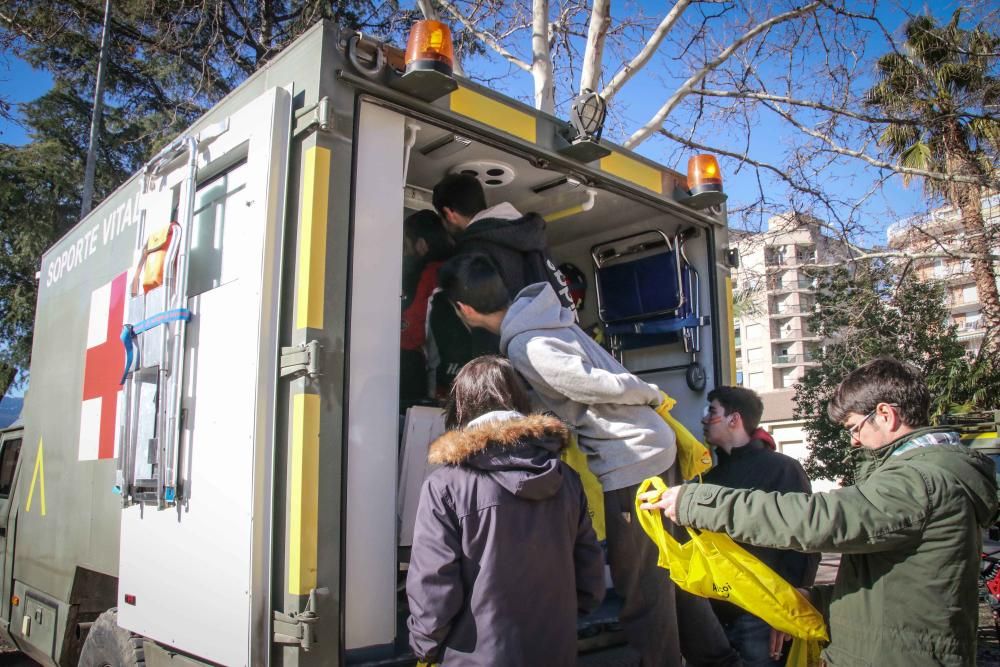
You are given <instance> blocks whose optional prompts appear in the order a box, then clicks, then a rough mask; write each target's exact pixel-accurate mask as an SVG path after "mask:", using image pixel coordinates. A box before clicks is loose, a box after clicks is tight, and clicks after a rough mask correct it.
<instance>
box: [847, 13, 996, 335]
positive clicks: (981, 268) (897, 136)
mask: <svg viewBox="0 0 1000 667" xmlns="http://www.w3.org/2000/svg"><path fill="white" fill-rule="evenodd" d="M960 17H961V10H959V11H956V12H955V14H954V15H953V16H952V19H951V21H950V22H949V23H948V24H947V25H938V24H937V23H936V22H935V20H934V19H933V18H932V17H930V16H917V17H914V18H912V19H910V20H909V21H907V23H906V24H905V25H904V26H903V31H904V33H905V35H906V42H905V44H904V49H905V50H904V52H895V51H894V52H892V53H889V54H887V55H885V56H883V57H882V58H880V59H879V61H878V63H877V70H878V74H879V81H878V83H877V84H876V85H875V86H873V87H872V88H871V89H870V90H869V91H868V96H867V99H866V103H867V104H868V105H869V106H872V107H875V108H877V109H880V110H881V111H883V112H884V113H885V114H886V115H888V116H890V117H892V118H894V119H896V120H893V121H892V122H889V123H887V124H886V125H885V126H884V129H883V132H882V135H881V137H880V139H879V143H880V144H881V145H882V146H883V147H884V148H885V149H886V150H887V151H888V152H889V153H890V154H891V155H893V156H894V157H895V158H896V159H897V161H898V162H899V164H900V165H901V166H903V167H910V168H916V169H924V170H929V171H936V172H942V173H947V174H949V175H951V176H964V177H971V178H972V179H973V182H971V183H970V182H960V181H954V180H938V179H932V178H926V179H924V185H925V187H926V189H927V190H928V191H929V192H930V193H931V194H935V195H941V196H943V197H944V198H945V199H947V200H948V202H949V203H951V204H952V205H953V206H954V207H955V208H956V209H958V210H959V211H960V212H961V214H962V226H963V228H964V231H965V235H964V240H963V243H964V248H963V249H964V250H966V251H967V252H969V253H970V254H971V255H972V268H973V272H974V274H975V276H976V288H977V290H978V291H979V301H980V303H982V307H983V321H984V322H985V323H986V328H987V333H986V340H985V341H984V342H983V347H984V348H987V349H988V350H991V351H993V352H994V353H996V352H998V351H1000V295H998V291H997V272H996V264H995V263H994V261H993V256H992V251H993V249H994V248H995V247H996V245H995V244H996V239H995V237H994V236H993V234H994V230H991V229H990V228H988V227H987V225H986V223H985V220H984V218H983V212H982V199H983V197H984V195H986V194H987V193H988V191H989V190H990V189H995V188H996V187H997V162H996V161H997V157H998V150H1000V118H998V117H997V115H996V109H997V105H998V103H1000V77H998V76H997V63H998V55H997V54H998V52H1000V36H998V35H997V34H996V33H995V32H994V31H992V30H990V29H988V28H987V27H986V26H985V25H979V26H976V27H974V28H972V29H971V30H965V29H963V28H960V27H959V25H958V24H959V19H960Z"/></svg>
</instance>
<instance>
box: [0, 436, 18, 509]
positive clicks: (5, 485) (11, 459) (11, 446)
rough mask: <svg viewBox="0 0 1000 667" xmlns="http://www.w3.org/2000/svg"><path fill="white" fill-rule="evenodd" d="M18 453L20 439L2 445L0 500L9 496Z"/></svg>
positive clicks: (0, 452)
mask: <svg viewBox="0 0 1000 667" xmlns="http://www.w3.org/2000/svg"><path fill="white" fill-rule="evenodd" d="M20 452H21V438H15V439H13V440H8V441H7V442H5V443H3V451H0V498H6V497H8V496H9V495H10V487H11V486H12V485H13V484H14V469H15V468H17V455H18V454H19V453H20Z"/></svg>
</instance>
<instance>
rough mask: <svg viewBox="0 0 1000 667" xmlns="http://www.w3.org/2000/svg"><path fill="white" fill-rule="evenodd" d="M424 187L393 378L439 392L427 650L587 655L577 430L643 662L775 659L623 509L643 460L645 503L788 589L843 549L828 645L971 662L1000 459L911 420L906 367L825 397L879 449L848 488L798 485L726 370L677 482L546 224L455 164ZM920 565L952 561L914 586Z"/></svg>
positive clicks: (533, 661)
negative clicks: (697, 447)
mask: <svg viewBox="0 0 1000 667" xmlns="http://www.w3.org/2000/svg"><path fill="white" fill-rule="evenodd" d="M433 203H434V207H435V209H436V212H433V211H422V212H420V213H418V214H416V215H414V216H411V217H410V218H408V219H407V221H406V223H405V224H406V234H405V236H406V247H407V253H408V256H410V257H413V258H415V260H414V265H413V266H412V267H411V270H410V271H408V272H407V274H408V277H407V279H406V286H407V295H408V296H407V301H406V302H405V303H404V308H405V309H404V317H403V327H404V332H403V340H404V343H403V355H404V359H406V358H407V357H409V361H407V362H406V364H405V365H404V374H405V373H409V374H410V379H409V380H405V381H404V387H410V388H411V390H412V392H411V398H412V397H416V398H420V397H436V398H438V399H445V398H446V400H447V408H446V421H447V425H448V428H449V429H450V430H449V432H448V433H446V434H445V435H444V436H442V437H441V438H439V439H438V440H436V441H435V442H434V443H433V444H432V445H431V447H430V454H429V460H430V462H432V463H435V464H441V465H442V467H441V468H439V469H438V470H436V471H435V472H433V473H432V474H431V475H430V476H429V477H428V479H427V480H426V482H425V484H424V486H423V488H422V491H421V497H420V503H419V508H418V510H417V520H416V525H415V529H414V535H413V546H412V553H411V558H410V564H409V571H408V576H407V586H406V588H407V596H408V600H409V609H410V618H409V621H408V627H409V631H410V644H411V647H412V648H413V650H414V652H415V654H416V655H417V657H418V658H419V659H420V660H422V661H425V662H428V663H441V664H444V665H449V666H450V665H505V666H510V665H525V666H534V665H574V664H576V661H577V656H576V644H577V641H576V621H577V618H578V616H579V615H580V614H586V613H588V612H589V611H591V610H593V609H594V608H595V607H596V606H597V605H599V604H600V602H601V600H602V598H603V596H604V592H605V591H604V589H605V585H604V575H603V572H604V560H605V554H604V551H603V550H602V549H601V547H600V546H599V545H598V543H597V539H596V536H595V533H594V530H593V527H592V526H591V520H590V518H589V515H588V511H587V500H586V497H585V494H584V493H583V489H582V486H581V482H580V479H579V477H578V476H577V474H576V473H575V472H574V471H573V470H572V469H571V468H570V467H569V466H567V465H566V464H565V463H563V462H562V461H560V452H561V450H562V449H563V448H564V447H565V446H566V445H567V443H568V441H569V438H570V437H571V435H572V436H573V437H575V438H576V440H577V442H578V445H579V447H580V449H581V450H582V451H583V452H584V453H585V454H586V456H587V460H588V466H589V468H590V470H591V471H592V472H593V473H594V474H595V475H596V476H597V479H598V480H599V481H600V484H601V486H602V489H603V501H604V516H605V529H606V536H607V543H606V556H607V561H608V565H609V567H610V572H611V578H612V581H613V584H614V590H615V593H616V594H617V595H618V597H619V598H620V599H621V609H620V613H619V621H620V623H621V625H622V628H623V630H624V632H625V635H626V638H627V640H628V643H629V645H630V646H631V647H632V648H633V649H634V650H635V651H636V652H637V653H638V656H639V661H640V664H641V665H648V666H659V665H681V664H688V665H741V664H743V665H753V666H757V665H782V664H784V660H785V646H784V644H783V640H784V637H782V636H780V635H779V634H778V633H775V632H773V631H772V630H771V629H770V628H769V627H768V626H767V624H765V623H763V622H762V621H760V619H757V618H756V617H754V616H753V614H750V613H746V611H745V610H739V609H734V608H731V607H729V606H727V605H726V604H724V603H723V604H715V605H711V604H709V602H708V601H707V600H706V599H704V598H700V597H696V596H693V595H690V594H688V593H686V592H685V591H683V590H681V589H679V588H677V587H676V586H675V585H674V583H673V581H671V579H670V577H669V573H668V572H667V571H666V570H664V569H663V568H661V567H658V565H657V559H658V552H657V548H656V545H655V544H654V543H653V542H652V541H651V540H650V539H649V538H648V537H647V536H646V535H645V534H644V532H643V530H642V528H641V527H640V524H639V521H638V520H637V518H636V517H635V516H634V513H635V512H636V509H635V504H636V495H637V492H638V487H639V485H640V484H641V483H642V482H643V480H645V479H646V478H648V477H651V476H659V477H660V478H662V479H663V480H664V481H665V482H666V483H667V484H668V485H669V487H670V488H669V489H668V491H667V492H666V493H664V494H662V496H661V495H660V494H659V493H656V494H653V495H650V496H648V497H645V498H644V500H645V504H644V506H643V508H644V509H645V510H662V511H663V512H664V515H665V516H666V517H667V518H669V519H670V522H669V525H668V528H669V529H670V530H672V531H676V534H678V535H680V528H679V526H680V525H694V526H697V527H698V528H703V529H710V530H722V531H725V532H729V533H730V534H731V535H733V536H734V538H736V539H737V540H739V541H741V542H743V543H744V544H746V545H747V546H748V548H750V549H751V550H752V552H753V553H755V555H757V556H758V557H759V558H760V559H761V560H763V561H764V562H765V563H768V564H769V565H771V566H772V568H773V569H775V571H777V572H778V573H779V574H780V575H781V576H782V577H784V578H785V579H786V580H788V581H789V582H790V583H792V584H793V585H796V586H802V587H808V586H810V585H811V584H812V583H813V581H812V580H813V576H814V575H815V571H816V565H817V563H818V555H819V553H820V552H821V551H842V552H844V553H848V554H850V555H849V556H847V557H846V558H845V564H846V566H845V565H842V566H841V571H840V574H839V575H838V579H837V584H836V585H834V586H833V587H812V588H809V589H808V593H809V595H810V597H811V599H812V600H813V601H814V603H815V604H816V605H817V606H818V607H819V608H820V609H821V611H822V612H824V616H825V618H826V619H827V622H828V625H829V633H830V638H831V642H830V644H829V645H828V646H827V647H826V649H825V652H824V659H825V660H826V662H827V664H830V665H857V664H875V663H878V664H900V665H903V664H907V665H912V664H928V665H930V664H956V665H957V664H962V665H964V664H973V662H974V645H975V626H976V621H975V617H976V609H975V585H976V578H975V577H976V571H975V567H976V563H977V562H978V561H977V560H976V558H975V557H976V543H977V535H976V530H978V528H979V527H980V526H985V525H987V524H988V523H989V521H991V520H992V518H993V515H994V514H995V512H996V482H995V477H994V474H993V464H992V462H991V461H990V460H989V459H986V458H985V457H982V456H979V455H977V454H975V453H974V452H970V451H969V450H967V449H965V448H963V447H961V446H960V445H958V444H957V436H955V435H954V434H952V433H950V432H947V431H946V430H942V429H926V428H922V427H924V426H925V425H926V424H927V418H928V406H929V398H928V397H927V393H926V386H925V385H924V384H923V380H922V379H921V378H920V377H919V375H918V374H917V373H915V372H914V371H913V370H912V369H910V368H909V367H907V366H905V365H904V364H900V363H899V362H896V361H893V360H876V361H875V362H872V364H869V365H867V366H865V367H862V368H861V369H858V370H857V371H855V372H854V373H852V374H851V375H849V376H848V377H847V378H846V379H845V380H844V383H842V385H841V387H840V388H839V389H838V394H837V395H836V396H835V397H834V400H833V401H831V404H830V418H831V419H832V420H833V421H835V422H838V423H842V424H844V426H845V427H846V428H848V429H849V430H850V433H851V438H852V445H854V446H856V447H858V448H860V449H861V450H862V451H865V452H868V453H869V454H870V456H871V457H872V460H871V461H869V462H868V464H867V466H866V468H865V476H864V477H859V480H861V481H860V482H859V484H858V486H853V487H847V488H845V489H841V490H837V491H834V492H831V493H826V494H810V493H809V483H808V479H807V478H806V476H805V473H804V471H803V470H802V468H801V466H800V465H799V464H798V463H797V462H796V461H794V460H793V459H790V458H789V457H787V456H784V455H782V454H779V453H777V452H774V451H772V450H773V442H772V443H770V447H769V446H768V443H767V442H765V441H764V439H762V438H760V437H758V435H759V434H760V431H759V429H758V425H759V421H760V419H761V413H762V405H761V402H760V399H759V397H757V396H756V395H755V394H754V393H753V392H751V391H749V390H746V389H743V388H738V387H717V388H716V389H715V390H713V391H712V392H711V393H709V395H708V401H709V403H708V406H707V407H706V414H705V417H704V418H703V420H702V425H703V429H704V436H705V439H706V441H707V442H708V443H709V444H710V445H712V446H713V447H714V449H715V452H716V467H715V468H714V469H713V470H712V471H711V472H709V473H708V475H706V477H705V478H704V479H703V480H702V481H703V482H705V483H704V484H700V485H697V486H695V485H690V484H687V485H682V484H681V479H680V474H679V472H678V463H677V455H676V438H675V435H674V433H673V431H672V430H671V429H670V428H669V427H668V426H667V424H666V423H665V422H664V421H663V419H661V418H660V417H659V415H657V414H656V412H655V408H656V407H657V406H659V405H660V403H661V401H662V400H663V396H662V395H661V392H660V390H659V388H658V387H656V386H655V385H652V384H649V383H647V382H645V381H643V380H642V379H640V378H638V377H636V376H635V375H633V374H631V373H629V372H628V370H627V369H625V368H624V367H623V366H622V365H621V364H620V363H619V362H618V361H616V360H615V359H614V358H613V357H612V356H611V355H610V354H609V353H608V352H607V351H606V350H605V349H604V348H603V347H601V346H600V345H599V344H597V343H596V342H595V341H594V340H593V339H592V338H591V337H590V336H588V335H587V334H586V333H585V332H584V331H583V330H581V329H580V328H579V327H578V326H577V324H576V317H575V312H574V311H573V309H572V302H571V300H570V298H569V291H568V290H567V289H566V285H565V281H563V280H562V279H561V276H560V275H559V272H558V270H557V269H556V267H555V265H554V264H553V262H552V260H551V258H550V257H549V254H548V252H547V249H546V247H545V235H544V221H543V220H542V219H541V218H540V217H539V216H537V215H534V214H530V213H529V214H526V215H522V214H521V213H520V212H518V211H517V210H516V209H514V207H513V206H511V205H510V204H508V203H503V204H499V205H497V206H493V207H491V208H488V207H487V206H486V202H485V197H484V194H483V190H482V187H481V185H480V184H479V182H478V180H476V179H475V178H474V177H471V176H466V175H453V176H448V177H446V178H445V179H444V180H443V181H442V182H441V183H439V184H438V186H436V187H435V188H434V195H433ZM444 232H447V234H445V233H444ZM449 237H450V238H449ZM447 255H451V257H450V258H448V259H446V260H445V257H446V256H447ZM421 322H423V323H424V326H423V328H422V331H423V332H424V333H425V334H426V335H425V336H424V335H422V334H420V333H419V332H416V331H414V329H415V328H420V324H421ZM406 369H409V370H406ZM921 388H922V389H921ZM404 393H405V392H404ZM529 394H530V397H531V398H530V399H529ZM920 480H923V486H921V484H919V483H918V482H919V481H920ZM928 541H932V543H931V544H927V542H928ZM920 572H923V574H924V576H926V577H934V576H940V575H941V574H942V573H943V574H944V575H946V576H947V581H944V582H941V583H940V584H939V585H926V586H924V588H925V589H926V590H925V591H921V592H919V593H917V594H911V593H910V592H908V591H909V590H910V589H912V588H913V586H914V585H915V584H916V583H917V582H916V579H917V577H918V575H919V573H920ZM891 582H895V583H897V584H900V585H905V586H906V587H907V591H902V590H901V589H899V588H897V587H895V586H891V587H890V586H889V583H891ZM932 598H933V605H932V604H931V600H932ZM932 606H933V608H931V607H932ZM970 628H971V630H970Z"/></svg>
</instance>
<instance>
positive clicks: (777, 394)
mask: <svg viewBox="0 0 1000 667" xmlns="http://www.w3.org/2000/svg"><path fill="white" fill-rule="evenodd" d="M730 236H731V238H734V239H736V244H737V247H738V248H739V252H740V268H739V269H737V270H736V271H735V272H734V282H733V289H734V293H735V295H736V311H737V319H736V322H735V328H736V382H737V384H740V385H742V386H744V387H749V388H750V389H753V390H755V391H756V392H757V393H758V394H760V397H761V400H762V401H763V402H764V417H763V420H762V421H761V427H763V428H764V429H765V430H766V431H768V432H769V433H770V434H771V436H772V437H773V438H774V441H775V444H776V445H777V448H778V451H780V452H782V453H783V454H787V455H788V456H791V457H792V458H795V459H798V460H799V461H803V462H804V461H805V459H806V457H807V456H808V455H809V450H808V448H807V438H806V433H805V430H804V429H803V421H802V420H801V419H796V418H795V417H794V414H793V413H794V409H795V402H794V397H795V391H794V389H793V387H794V385H795V383H796V382H798V381H799V380H800V379H801V378H802V376H803V375H804V374H805V372H806V370H807V369H809V368H810V367H811V366H814V365H816V363H817V362H815V361H814V360H813V355H814V352H815V351H816V350H817V349H818V348H819V346H820V345H821V344H822V342H823V341H822V339H821V338H820V337H819V336H817V335H815V334H814V333H812V332H811V331H809V327H808V325H807V320H808V318H809V316H810V315H811V314H812V313H813V312H814V310H815V307H816V290H817V287H818V279H817V276H818V275H819V274H820V269H817V268H816V267H815V266H814V265H816V264H831V263H835V262H837V261H839V260H842V259H843V258H845V257H847V251H846V248H845V247H844V246H843V244H842V243H840V242H838V241H837V240H835V239H832V238H830V237H829V236H827V235H825V234H824V233H823V231H822V228H821V226H820V225H819V224H818V221H817V220H816V219H815V218H810V217H807V216H802V215H797V216H796V215H780V216H775V217H772V218H771V219H770V220H768V225H767V231H764V232H759V233H748V232H739V231H734V232H732V233H731V235H730ZM812 486H813V491H825V490H828V489H831V488H836V487H837V486H838V484H837V483H836V482H835V481H832V480H822V479H817V480H812Z"/></svg>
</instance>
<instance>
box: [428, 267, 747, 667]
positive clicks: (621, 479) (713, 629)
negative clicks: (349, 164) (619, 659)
mask: <svg viewBox="0 0 1000 667" xmlns="http://www.w3.org/2000/svg"><path fill="white" fill-rule="evenodd" d="M438 283H439V285H440V287H441V289H442V291H443V292H444V294H445V295H446V296H447V298H448V300H449V301H450V302H451V303H452V304H453V305H454V306H455V310H456V312H457V313H458V316H459V317H460V318H461V319H462V321H463V322H465V324H466V325H467V326H469V327H470V328H473V327H478V328H481V329H486V330H487V331H491V332H493V333H495V334H498V335H499V336H500V351H501V353H502V354H504V355H506V356H507V357H508V358H509V359H510V361H511V363H512V364H513V366H514V368H515V369H516V370H517V371H518V372H519V373H520V374H521V375H522V376H523V377H524V379H525V380H527V382H528V384H529V385H531V388H532V389H533V390H534V392H535V398H536V400H537V401H538V402H540V403H541V404H542V407H543V408H544V409H546V410H549V411H551V412H553V413H554V414H556V415H557V416H558V417H560V418H561V419H562V420H563V421H565V422H566V423H567V424H569V425H570V426H571V427H572V428H573V429H574V430H575V431H576V433H577V437H578V440H579V444H580V449H581V450H582V451H583V452H584V453H586V454H587V459H588V464H589V466H590V469H591V470H592V471H593V472H594V474H595V475H596V476H597V478H598V479H599V480H600V481H601V485H602V487H603V489H604V512H605V528H606V532H607V542H608V561H609V564H610V566H611V576H612V578H613V580H614V583H615V591H616V592H617V593H618V595H619V596H620V597H621V598H622V609H621V612H620V614H619V620H620V621H621V622H622V625H623V627H624V629H625V633H626V636H627V637H628V640H629V643H630V644H631V645H632V646H633V648H635V649H636V650H637V651H639V653H640V658H641V664H642V665H644V666H645V665H649V666H651V667H652V666H657V667H659V666H660V665H680V664H681V653H682V650H683V654H684V657H685V658H686V659H687V664H689V665H736V664H740V663H739V657H738V656H737V655H736V653H735V651H733V649H732V648H731V647H730V646H729V642H728V641H727V640H726V636H725V634H724V633H723V631H722V628H721V626H720V625H719V623H718V621H717V620H716V618H715V616H714V614H713V613H712V610H711V607H710V606H709V604H708V601H707V600H704V599H701V598H695V597H693V596H689V595H687V594H686V593H683V592H681V591H677V590H676V589H675V587H674V584H673V582H672V581H671V580H670V577H669V574H668V573H667V571H666V570H663V569H661V568H659V567H658V566H657V564H656V561H657V549H656V546H655V545H654V544H653V542H652V540H650V539H649V538H648V537H646V535H645V533H644V532H643V531H642V528H641V526H640V525H639V522H638V521H637V520H633V516H632V515H633V513H634V508H635V496H636V492H637V490H638V487H639V485H640V484H641V483H642V481H643V480H644V479H646V478H647V477H652V476H654V475H659V476H661V477H663V479H664V480H665V481H666V482H667V484H670V485H673V484H679V483H680V481H681V480H680V475H679V474H678V472H677V466H676V463H675V459H676V452H677V449H676V439H675V436H674V433H673V431H672V430H671V429H670V428H669V427H668V426H667V425H666V423H665V422H664V421H663V420H662V419H661V418H660V417H659V416H658V415H657V414H656V413H655V412H654V408H655V407H656V406H657V405H659V403H660V400H661V397H660V390H659V388H658V387H656V386H655V385H651V384H648V383H646V382H643V381H642V380H640V379H639V378H637V377H636V376H634V375H632V374H631V373H629V372H628V370H626V369H625V368H624V367H623V366H622V365H621V364H619V363H618V362H617V361H616V360H615V359H614V358H613V357H612V356H611V355H610V354H608V352H607V351H606V350H604V348H602V347H601V346H600V345H598V344H597V343H596V342H594V341H593V340H592V339H591V338H590V337H589V336H588V335H587V334H586V333H584V331H583V330H582V329H580V328H579V327H578V326H576V324H575V323H574V316H573V313H572V312H571V311H569V310H568V309H566V308H564V307H563V306H562V305H561V303H560V301H559V297H558V296H557V295H556V293H555V291H553V289H552V287H551V285H549V284H548V283H536V284H534V285H529V286H527V287H525V288H524V289H522V290H521V291H520V292H519V293H518V294H517V296H516V297H515V298H514V301H513V303H511V302H510V299H509V297H508V294H507V290H506V288H505V286H504V283H503V280H502V279H501V277H500V275H499V272H498V271H497V268H496V266H495V265H494V264H493V262H492V261H491V260H490V259H489V258H488V257H486V256H485V255H478V254H472V255H460V256H458V257H454V258H452V259H451V260H449V261H448V262H446V263H445V265H444V266H442V267H441V270H440V272H439V274H438ZM678 606H680V611H679V612H678Z"/></svg>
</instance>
